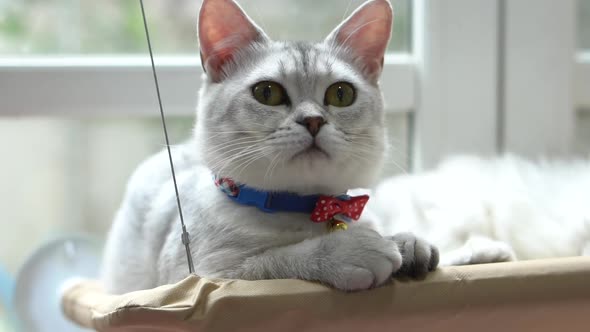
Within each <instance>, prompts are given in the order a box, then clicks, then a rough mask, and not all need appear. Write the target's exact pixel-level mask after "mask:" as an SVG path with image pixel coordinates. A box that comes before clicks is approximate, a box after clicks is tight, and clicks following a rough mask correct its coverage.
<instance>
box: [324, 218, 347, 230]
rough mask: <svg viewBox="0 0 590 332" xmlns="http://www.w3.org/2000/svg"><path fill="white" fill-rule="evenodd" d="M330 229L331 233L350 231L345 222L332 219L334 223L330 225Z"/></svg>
mask: <svg viewBox="0 0 590 332" xmlns="http://www.w3.org/2000/svg"><path fill="white" fill-rule="evenodd" d="M328 228H329V230H330V232H334V231H345V230H347V229H348V225H347V224H346V223H345V222H344V221H340V220H334V219H332V221H330V222H329V223H328Z"/></svg>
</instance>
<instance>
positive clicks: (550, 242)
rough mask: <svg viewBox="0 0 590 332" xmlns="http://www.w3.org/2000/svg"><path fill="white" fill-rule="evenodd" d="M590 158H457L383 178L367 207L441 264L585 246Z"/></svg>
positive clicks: (589, 233)
mask: <svg viewBox="0 0 590 332" xmlns="http://www.w3.org/2000/svg"><path fill="white" fill-rule="evenodd" d="M589 200H590V162H589V161H569V162H565V161H564V162H547V161H541V162H530V161H526V160H524V159H521V158H518V157H516V156H505V157H503V158H497V159H483V158H476V157H467V156H465V157H455V158H452V159H450V160H448V161H446V162H444V163H443V164H442V165H441V166H440V167H438V168H437V169H435V170H433V171H430V172H425V173H422V174H416V175H404V176H398V177H394V178H391V179H388V180H386V181H384V182H383V183H382V184H381V185H380V186H379V187H378V188H377V190H376V192H375V195H374V196H373V199H372V200H371V201H370V202H369V205H368V206H369V208H370V209H372V210H373V212H374V213H376V214H377V215H379V216H380V218H382V222H381V224H380V228H381V231H382V232H386V233H392V232H402V231H407V230H411V231H413V232H415V233H416V234H417V235H419V236H422V237H424V238H425V239H426V240H428V241H431V242H432V243H433V244H435V245H436V246H438V247H439V249H440V250H441V252H442V255H441V263H442V264H446V265H449V264H468V263H483V262H493V261H506V260H514V259H516V258H518V259H534V258H547V257H562V256H576V255H582V254H586V255H588V254H589V252H590V249H589V248H590V201H589Z"/></svg>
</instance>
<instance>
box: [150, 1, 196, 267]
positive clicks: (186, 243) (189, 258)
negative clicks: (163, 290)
mask: <svg viewBox="0 0 590 332" xmlns="http://www.w3.org/2000/svg"><path fill="white" fill-rule="evenodd" d="M139 5H140V6H141V16H142V17H143V27H144V29H145V37H146V39H147V44H148V49H149V51H150V60H151V62H152V73H153V74H154V83H155V85H156V93H157V95H158V105H159V106H160V117H161V119H162V128H164V137H165V138H166V149H167V150H168V160H169V161H170V171H171V172H172V181H173V182H174V192H175V193H176V205H177V206H178V214H179V216H180V224H181V226H182V237H181V238H182V243H183V244H184V248H185V249H186V258H187V261H188V271H189V273H191V274H192V273H194V272H195V267H194V265H193V257H192V255H191V249H190V245H189V244H190V241H189V234H188V232H187V231H186V226H185V224H184V217H183V216H182V207H181V205H180V196H179V195H178V185H177V184H176V173H175V172H174V162H173V161H172V153H171V152H170V142H169V140H168V129H167V128H166V118H165V117H164V109H163V108H162V98H161V96H160V85H159V84H158V75H157V74H156V65H155V64H154V54H153V52H152V43H151V42H150V33H149V31H148V25H147V20H146V18H145V10H144V8H143V0H139Z"/></svg>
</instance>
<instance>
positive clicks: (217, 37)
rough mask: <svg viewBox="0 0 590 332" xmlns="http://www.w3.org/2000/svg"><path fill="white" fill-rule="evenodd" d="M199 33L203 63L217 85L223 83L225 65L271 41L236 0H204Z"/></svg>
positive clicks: (200, 14)
mask: <svg viewBox="0 0 590 332" xmlns="http://www.w3.org/2000/svg"><path fill="white" fill-rule="evenodd" d="M198 32H199V45H200V48H201V63H202V65H203V69H204V70H205V72H206V73H207V75H209V77H210V78H211V80H212V81H213V82H219V81H221V80H223V66H224V65H226V64H227V63H228V62H230V61H232V59H233V58H234V56H235V54H236V53H237V52H238V51H239V50H241V49H243V48H245V47H248V46H250V45H251V44H252V43H255V42H259V43H260V42H265V41H267V40H268V37H267V36H266V34H265V33H264V32H263V31H262V30H261V29H260V28H259V27H258V26H256V24H255V23H254V22H253V21H252V20H251V19H250V18H249V17H248V15H246V13H245V12H244V11H243V10H242V8H240V6H239V5H238V4H237V3H236V2H234V1H233V0H203V4H202V5H201V11H200V13H199V24H198Z"/></svg>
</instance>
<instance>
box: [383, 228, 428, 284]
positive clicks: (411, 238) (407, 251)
mask: <svg viewBox="0 0 590 332" xmlns="http://www.w3.org/2000/svg"><path fill="white" fill-rule="evenodd" d="M387 238H388V239H390V240H392V241H393V242H395V244H396V245H397V246H398V249H399V251H400V253H401V255H402V266H401V268H400V269H399V270H398V271H397V272H396V273H394V275H393V277H396V278H397V277H410V278H412V279H423V278H424V277H425V276H426V274H427V273H428V272H430V271H434V270H435V269H436V267H437V266H438V262H439V253H438V249H437V248H436V247H434V246H432V245H430V244H429V243H428V242H426V241H424V240H422V239H420V238H418V237H416V236H415V235H414V234H412V233H399V234H396V235H394V236H390V237H387Z"/></svg>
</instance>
